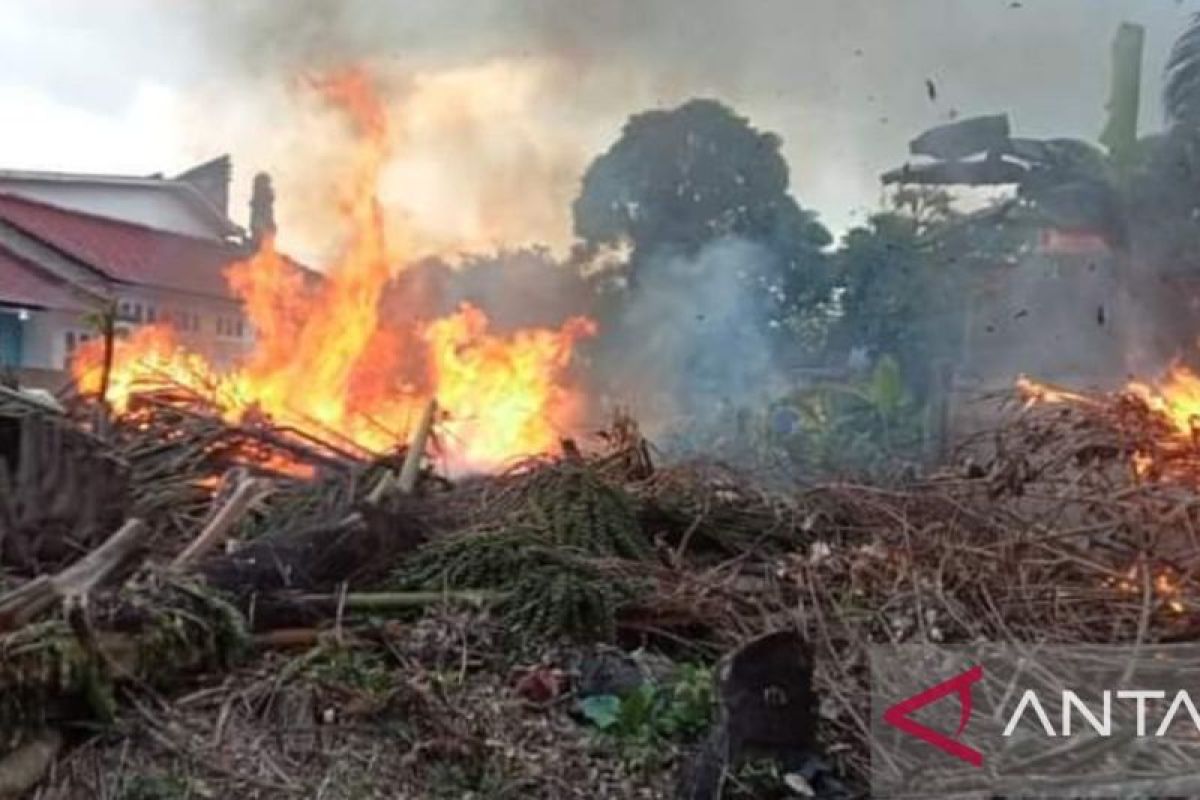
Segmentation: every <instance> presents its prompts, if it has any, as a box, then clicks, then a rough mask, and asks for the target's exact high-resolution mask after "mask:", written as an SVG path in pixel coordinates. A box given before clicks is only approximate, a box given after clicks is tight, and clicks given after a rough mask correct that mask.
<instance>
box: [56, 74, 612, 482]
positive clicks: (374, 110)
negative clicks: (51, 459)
mask: <svg viewBox="0 0 1200 800" xmlns="http://www.w3.org/2000/svg"><path fill="white" fill-rule="evenodd" d="M313 86H314V87H315V88H316V89H317V90H318V91H320V92H321V93H322V94H323V96H324V97H325V98H326V99H328V100H329V101H330V102H331V103H332V104H334V105H335V106H336V107H337V108H340V109H341V110H343V111H344V112H345V113H346V114H347V116H348V119H349V120H350V122H351V123H352V124H353V126H354V128H355V131H356V133H357V135H358V142H359V144H358V147H357V148H356V150H355V151H354V153H353V154H352V158H351V160H350V162H349V164H348V169H347V174H346V180H345V184H344V186H343V187H342V193H341V195H340V196H339V197H338V208H339V211H340V212H341V214H342V216H343V218H344V219H345V221H346V223H347V226H348V229H349V237H348V239H347V242H346V245H345V247H344V252H343V253H342V255H341V256H340V257H339V258H338V259H337V261H336V263H334V264H332V265H330V267H329V268H328V269H327V270H326V271H325V278H324V280H320V279H318V278H316V277H315V276H313V275H311V274H308V273H306V272H305V271H304V270H303V269H302V268H300V267H298V266H297V265H296V264H295V263H293V262H291V261H290V260H289V259H287V258H286V257H284V256H283V255H282V254H280V253H279V252H278V251H277V250H276V248H275V243H274V241H272V240H270V239H268V240H266V241H264V242H263V243H262V245H261V247H260V248H259V251H258V252H257V254H255V255H254V256H253V257H252V258H250V259H248V260H246V261H243V262H240V263H237V264H234V265H232V266H231V267H230V268H229V269H228V271H227V273H226V278H227V280H228V283H229V286H230V288H231V290H232V291H233V292H234V294H235V295H236V296H237V297H239V298H240V299H241V300H242V302H243V305H244V307H245V311H246V314H247V316H248V317H249V319H250V321H251V323H252V325H253V329H254V331H255V345H254V349H253V351H252V352H251V353H250V354H249V356H248V358H247V359H246V360H245V362H244V363H242V364H240V365H238V366H237V367H235V368H233V369H230V370H227V371H222V370H219V369H217V368H216V367H214V366H213V365H212V363H211V362H209V361H208V360H207V359H206V358H204V357H203V356H201V355H200V354H198V353H195V352H189V351H188V350H187V349H186V348H184V347H182V346H181V345H180V343H179V341H178V340H177V338H176V336H175V335H174V333H173V331H172V330H171V329H170V328H169V327H166V326H163V325H157V326H147V327H143V328H140V329H138V330H137V331H136V332H135V333H134V334H133V335H132V336H131V337H130V338H128V339H126V340H122V341H120V342H118V343H117V345H116V347H115V351H114V358H113V363H112V367H111V372H110V380H109V388H108V397H109V400H110V401H111V402H112V403H113V405H114V408H116V409H117V410H118V411H123V410H124V409H125V408H127V406H128V404H129V402H130V400H131V399H132V398H133V397H134V396H135V395H136V394H137V393H138V391H139V390H144V389H145V388H146V387H147V386H151V385H155V384H161V383H162V382H163V381H164V380H165V381H168V382H172V383H175V384H179V385H182V386H186V387H188V388H191V389H193V390H195V391H197V392H198V393H200V394H202V395H203V396H205V397H207V398H209V399H211V400H212V401H213V402H215V403H216V404H217V405H218V407H220V408H221V409H222V411H223V413H224V414H225V415H226V416H227V417H228V418H229V419H231V420H236V419H240V418H242V417H243V416H245V415H246V414H247V413H249V412H254V413H266V414H268V415H269V416H270V417H271V418H272V419H274V420H275V421H277V422H279V423H280V424H286V425H291V426H294V427H297V428H299V429H301V430H308V431H310V432H313V433H315V434H317V435H322V434H324V435H328V434H335V435H336V436H338V437H340V438H344V439H348V440H351V441H353V442H355V443H356V444H358V445H360V446H361V447H363V448H366V449H368V450H372V451H383V450H386V449H388V448H390V447H393V446H395V445H396V444H397V443H398V441H400V440H403V439H404V438H406V437H407V435H408V433H409V431H410V429H411V427H412V426H413V425H415V424H416V422H417V420H418V418H419V417H420V411H421V409H422V408H423V407H424V406H425V404H426V403H427V401H428V399H429V398H430V397H434V398H436V399H437V401H438V404H439V407H440V408H441V409H443V410H444V412H445V414H446V418H445V420H444V421H443V423H442V426H441V431H442V433H443V434H444V435H443V436H442V440H443V444H444V446H445V448H446V449H447V450H448V456H449V458H450V461H451V462H452V465H453V466H455V467H458V468H462V467H475V468H478V467H488V466H494V465H496V464H499V463H501V462H503V461H504V460H506V459H509V458H512V457H515V456H520V455H527V454H534V453H541V452H545V451H546V450H547V449H549V448H551V447H553V446H554V444H555V443H556V441H557V439H558V436H559V434H560V433H561V432H562V431H563V430H566V429H569V428H570V427H571V426H572V425H573V424H574V423H576V422H577V421H578V418H579V415H580V412H581V405H582V403H581V397H580V395H579V393H578V392H577V391H575V390H574V389H572V388H570V387H569V386H567V385H566V384H565V383H564V377H565V371H566V369H567V367H568V365H569V363H570V361H571V355H572V350H573V347H574V344H575V343H576V342H577V341H578V340H579V339H580V338H581V337H585V336H590V335H593V334H594V333H595V325H594V323H593V322H592V321H591V320H588V319H585V318H576V319H571V320H568V321H567V322H566V323H564V324H563V325H562V326H561V327H560V328H559V329H549V328H531V329H524V330H519V331H516V332H515V333H512V334H510V335H497V334H494V333H492V332H490V331H489V323H488V318H487V316H486V314H485V313H484V312H483V311H482V310H480V309H479V308H476V307H474V306H471V305H469V304H463V305H462V306H460V308H459V309H458V311H457V312H456V313H454V314H451V315H449V316H447V317H444V318H442V319H434V320H422V319H421V317H420V312H421V309H413V310H412V311H413V316H412V318H411V319H408V320H403V321H401V320H382V319H380V313H379V300H380V297H381V295H382V294H383V292H384V290H385V288H386V287H387V285H388V282H389V280H390V279H391V277H392V269H391V268H390V266H389V265H390V264H392V263H396V261H397V259H396V258H393V256H392V253H391V252H389V249H388V246H389V242H388V241H387V240H386V237H385V236H384V225H383V219H382V214H381V209H380V207H379V203H378V201H377V198H376V193H375V189H376V184H377V179H378V176H379V174H380V171H381V170H382V168H383V167H384V165H385V164H386V162H387V159H388V157H389V155H390V152H391V144H390V139H389V136H388V126H387V115H386V113H385V112H384V109H383V106H382V105H381V103H380V102H379V99H378V98H377V97H376V95H375V93H374V92H373V90H372V87H371V84H370V82H369V80H368V79H367V77H366V75H365V74H364V73H362V72H359V71H347V72H344V73H341V74H338V75H334V76H331V77H328V78H325V79H322V80H320V81H315V82H313ZM103 360H104V354H103V344H102V343H101V342H97V341H92V342H90V343H88V344H87V345H86V346H84V347H83V348H81V349H80V350H79V351H78V352H77V354H76V357H75V359H74V361H73V364H72V368H73V372H74V375H75V378H76V380H77V382H78V384H79V386H80V388H81V390H83V391H85V392H95V391H98V390H99V388H100V384H101V382H102V373H103Z"/></svg>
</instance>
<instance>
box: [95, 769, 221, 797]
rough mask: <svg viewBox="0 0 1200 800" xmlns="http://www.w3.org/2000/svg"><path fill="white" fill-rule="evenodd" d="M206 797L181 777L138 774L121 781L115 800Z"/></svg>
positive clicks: (204, 793)
mask: <svg viewBox="0 0 1200 800" xmlns="http://www.w3.org/2000/svg"><path fill="white" fill-rule="evenodd" d="M206 796H208V793H207V792H204V791H202V790H200V789H199V788H198V787H195V786H193V783H192V781H191V780H189V779H188V778H186V777H184V776H182V775H160V774H154V775H150V774H138V775H129V776H126V777H125V778H123V779H122V781H121V784H120V786H119V788H118V789H117V792H116V797H117V800H188V798H199V797H206Z"/></svg>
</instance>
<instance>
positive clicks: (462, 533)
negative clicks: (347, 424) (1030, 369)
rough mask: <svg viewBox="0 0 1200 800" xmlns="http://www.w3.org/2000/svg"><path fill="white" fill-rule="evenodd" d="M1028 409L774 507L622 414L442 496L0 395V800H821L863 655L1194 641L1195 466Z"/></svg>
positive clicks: (1135, 417)
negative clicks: (957, 448) (656, 442)
mask: <svg viewBox="0 0 1200 800" xmlns="http://www.w3.org/2000/svg"><path fill="white" fill-rule="evenodd" d="M1035 399H1037V400H1038V402H1033V403H1032V404H1026V405H1024V406H1021V405H1020V404H1016V403H1014V404H1011V406H1010V408H1009V409H1008V413H1007V414H1006V415H1005V416H1004V421H1003V423H1001V424H999V425H998V426H997V427H996V428H995V429H994V430H992V431H989V432H988V433H987V434H986V435H985V436H981V437H980V439H979V440H978V441H975V442H972V443H970V445H969V447H968V448H967V449H965V450H964V453H963V455H962V456H961V457H960V458H959V459H958V460H957V461H956V462H955V463H954V465H953V466H951V467H947V468H946V469H945V470H944V471H942V472H939V473H937V474H933V475H929V476H926V477H924V478H921V479H919V480H915V481H910V482H908V483H906V484H904V485H889V486H878V485H860V484H853V483H845V482H843V483H837V484H827V485H812V486H805V487H800V488H797V489H796V490H794V491H791V492H786V493H781V492H778V491H766V490H764V489H762V488H760V487H758V486H756V485H754V484H753V483H751V482H749V481H748V480H747V479H745V478H744V477H740V476H739V475H738V474H737V473H736V472H735V471H733V470H730V469H728V468H725V467H722V466H721V465H720V464H718V463H716V462H691V463H687V464H677V465H670V466H662V465H657V464H655V463H654V460H653V458H652V457H651V456H652V448H651V447H650V445H649V444H648V443H647V442H645V441H644V440H643V439H642V438H641V437H640V436H639V435H638V433H637V428H636V425H635V424H634V423H633V422H632V421H630V420H628V419H623V420H619V421H618V422H617V423H616V424H614V426H613V427H612V429H611V430H609V431H606V432H605V434H604V436H603V437H601V438H600V440H599V441H600V444H599V446H597V447H596V448H595V450H594V451H589V450H587V448H585V447H580V446H577V445H576V444H575V443H572V442H566V443H564V447H563V449H562V450H563V452H562V454H561V455H559V456H556V457H540V458H536V459H530V460H527V461H524V462H521V463H518V464H515V465H513V466H512V467H511V468H510V469H508V470H505V471H503V472H500V473H497V474H492V475H485V476H475V477H468V478H462V479H458V480H453V481H451V480H448V479H446V478H444V477H441V476H439V475H437V474H436V473H435V472H434V470H433V469H431V468H430V467H429V466H428V465H426V466H424V467H423V468H421V469H420V470H416V469H415V467H416V466H419V461H418V459H419V457H420V456H422V455H423V454H424V453H425V452H426V450H427V443H426V441H425V440H424V439H423V438H422V437H420V436H418V437H415V438H414V442H413V443H412V444H411V446H410V447H409V448H407V449H405V448H401V449H400V450H398V451H397V452H396V453H394V454H392V455H389V456H386V457H383V458H367V457H365V456H364V455H363V454H362V453H361V452H358V451H356V450H355V449H354V448H353V447H351V446H349V445H344V444H343V443H340V442H338V441H336V439H335V440H333V441H319V440H317V439H314V438H313V437H312V436H311V435H305V434H300V433H298V432H296V431H293V430H288V429H284V428H279V427H276V426H273V425H272V424H270V422H269V421H268V420H266V419H262V420H258V421H254V422H249V423H242V424H239V425H232V424H229V423H227V422H225V421H223V420H222V419H221V418H220V416H219V415H218V414H215V413H212V411H211V410H210V409H206V408H205V407H204V405H203V403H201V402H200V401H198V400H197V399H196V398H195V397H189V396H186V395H179V394H175V395H172V394H171V393H170V392H168V391H163V392H160V393H158V394H155V395H152V396H143V397H139V398H138V400H137V403H135V404H133V405H131V407H130V409H129V412H128V413H126V414H124V415H122V416H119V417H116V418H110V417H108V416H107V415H104V414H102V413H100V412H99V410H98V409H97V407H96V406H95V405H93V404H88V403H80V404H76V405H75V406H74V407H73V408H71V409H70V410H69V411H67V412H58V411H55V410H53V409H50V408H48V407H46V406H44V405H39V404H36V403H33V402H31V401H28V400H27V399H25V398H21V397H20V396H19V395H17V394H16V393H8V394H6V395H5V396H4V405H3V406H0V487H3V488H2V489H0V537H2V539H0V545H2V548H0V553H2V558H0V565H2V566H0V748H5V750H4V752H6V753H7V755H3V756H2V757H0V796H3V795H4V793H5V792H8V793H9V794H15V795H17V796H20V793H21V792H22V791H36V792H40V794H38V795H37V796H40V797H76V796H112V797H122V798H135V797H139V798H141V797H162V798H174V797H192V796H213V797H251V796H253V797H307V796H318V795H320V796H325V797H352V796H353V797H364V796H387V797H396V796H407V797H463V796H476V797H547V798H550V797H553V798H565V797H614V798H616V797H621V798H628V797H647V798H651V797H672V796H678V797H687V798H697V799H698V798H705V797H716V796H721V797H738V796H741V797H771V796H778V797H789V796H799V795H802V794H804V793H806V792H808V793H811V794H815V795H816V796H824V797H842V796H852V795H853V794H855V793H857V792H861V791H864V790H865V786H866V784H867V779H868V775H867V770H868V766H869V763H868V761H869V733H868V728H869V708H868V704H869V692H868V687H867V648H868V646H869V645H870V644H872V643H900V642H914V641H927V642H935V643H954V642H971V641H977V640H981V639H986V640H992V641H1014V640H1019V641H1030V642H1056V643H1082V642H1147V643H1149V642H1164V641H1183V640H1193V639H1196V638H1197V637H1200V613H1197V611H1198V609H1200V594H1198V593H1197V590H1196V581H1195V575H1196V570H1197V566H1198V563H1200V562H1198V557H1200V546H1198V544H1197V541H1196V530H1197V527H1198V526H1200V491H1198V487H1200V469H1197V465H1200V451H1198V448H1200V440H1197V439H1195V438H1194V437H1193V438H1192V439H1191V440H1190V441H1189V440H1188V439H1187V438H1186V437H1184V436H1182V435H1181V434H1179V432H1178V430H1177V429H1175V428H1174V427H1173V426H1172V425H1171V423H1170V422H1169V421H1167V420H1165V419H1163V418H1162V412H1161V411H1159V410H1156V409H1155V408H1153V407H1152V405H1151V404H1149V403H1147V402H1145V401H1144V399H1142V398H1139V397H1138V396H1136V395H1133V394H1127V393H1125V394H1118V395H1112V396H1088V397H1086V398H1082V399H1078V400H1076V399H1072V400H1071V401H1069V402H1051V401H1050V399H1048V398H1047V397H1046V396H1042V397H1040V398H1035ZM1058 399H1060V400H1061V398H1058ZM435 434H436V432H435ZM31 465H32V466H31ZM47 476H53V480H51V479H50V478H49V477H47ZM54 491H58V492H62V493H64V495H63V496H62V497H57V498H56V497H55V496H53V495H52V494H47V492H51V493H52V492H54ZM779 653H783V654H784V655H782V656H780V655H779ZM791 654H803V656H804V657H801V655H795V656H794V657H793V655H791ZM723 655H724V656H725V658H724V659H722V658H721V657H722V656H723ZM776 661H778V662H780V664H784V662H786V664H784V666H780V664H775V662H776ZM793 662H795V663H793ZM771 665H774V666H771ZM787 665H791V666H792V668H793V669H792V671H790V672H789V671H788V669H787ZM768 667H770V668H769V669H768ZM780 669H782V670H783V672H779V670H780ZM772 670H774V671H772ZM785 673H786V674H785ZM764 675H765V676H766V677H765V678H764ZM746 676H750V677H746ZM772 676H776V677H772ZM779 676H782V677H779ZM746 680H748V681H750V683H749V684H746V683H744V681H746ZM763 680H766V681H767V682H768V683H769V684H770V688H771V689H772V691H773V692H774V691H775V690H778V692H776V693H777V694H782V695H783V704H784V705H785V706H787V705H788V704H789V703H790V704H792V705H791V706H789V707H790V708H792V709H793V710H796V709H802V710H803V713H799V712H797V713H796V714H795V715H794V716H791V717H789V718H790V719H793V720H799V721H800V722H798V723H794V724H793V728H792V730H791V733H790V734H789V735H790V736H791V739H790V740H788V741H782V740H778V737H775V738H772V737H774V734H773V733H770V731H771V730H773V729H772V728H771V725H772V724H773V723H772V722H771V720H770V714H769V713H768V712H769V711H770V709H767V710H766V711H764V712H763V714H759V716H757V717H755V716H754V714H753V713H752V708H751V706H752V705H753V703H752V701H751V699H752V698H753V697H755V696H760V695H761V694H762V692H761V691H759V690H757V689H755V690H751V689H747V688H746V687H747V686H757V685H758V684H757V683H755V681H757V682H759V683H761V682H762V681H763ZM793 685H794V687H795V691H790V690H785V689H784V688H780V687H792V686H793ZM760 688H761V687H760ZM748 698H751V699H748ZM764 714H765V716H764ZM756 726H757V727H756ZM760 728H761V729H762V730H766V731H768V733H765V734H763V735H762V736H763V737H765V738H761V737H760V738H756V737H757V734H754V733H753V732H754V731H756V730H759V729H760ZM748 732H749V733H748ZM31 763H33V764H34V768H31V767H30V764H31ZM34 787H38V788H36V789H35V788H34ZM472 793H473V794H472ZM798 793H799V794H798Z"/></svg>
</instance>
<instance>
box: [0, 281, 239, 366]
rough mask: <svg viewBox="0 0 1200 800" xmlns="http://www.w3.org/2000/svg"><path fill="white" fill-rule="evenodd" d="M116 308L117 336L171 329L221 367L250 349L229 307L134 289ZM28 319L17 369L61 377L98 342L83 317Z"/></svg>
mask: <svg viewBox="0 0 1200 800" xmlns="http://www.w3.org/2000/svg"><path fill="white" fill-rule="evenodd" d="M118 303H119V305H118V308H119V312H118V322H117V329H118V331H125V332H132V331H133V330H135V329H136V328H137V327H139V326H141V325H147V324H151V323H156V324H159V323H161V324H169V325H171V327H172V328H173V329H174V330H175V333H176V338H177V339H178V340H179V342H180V343H181V344H183V345H184V346H185V347H186V348H188V349H189V350H192V351H194V352H198V353H201V354H202V355H204V356H205V357H207V358H208V359H209V360H210V361H212V362H213V363H214V364H215V365H217V366H220V367H228V366H231V365H232V364H234V363H235V362H237V361H238V360H239V359H241V358H242V357H243V356H245V355H246V354H247V353H248V352H249V350H250V348H251V347H252V345H253V341H254V339H253V334H252V331H251V330H250V326H249V324H248V322H247V321H246V320H245V318H244V316H243V314H242V311H241V308H240V307H239V306H238V305H237V304H236V303H234V302H233V301H229V300H221V299H219V298H209V297H198V296H194V295H185V294H182V293H171V292H158V291H154V290H151V289H146V288H137V289H131V290H129V291H126V292H123V293H121V294H119V295H118ZM26 316H27V318H26V319H25V320H22V321H20V322H19V325H20V339H21V358H20V364H19V366H21V367H28V368H35V369H40V370H51V371H61V372H63V373H64V374H65V372H66V370H67V368H68V366H69V364H70V357H71V353H72V352H73V351H74V349H75V348H76V347H78V346H79V345H80V344H82V343H83V342H86V341H89V340H91V339H93V338H95V337H96V336H97V333H96V330H95V327H94V325H93V324H92V323H91V322H90V321H89V320H88V319H86V315H85V314H82V313H78V312H70V311H55V310H49V311H47V310H31V311H29V312H27V315H26ZM13 318H14V319H16V316H15V315H14V316H13ZM239 323H240V328H239ZM239 330H240V331H241V335H240V336H239V335H238V332H239ZM2 332H3V328H2V327H0V333H2Z"/></svg>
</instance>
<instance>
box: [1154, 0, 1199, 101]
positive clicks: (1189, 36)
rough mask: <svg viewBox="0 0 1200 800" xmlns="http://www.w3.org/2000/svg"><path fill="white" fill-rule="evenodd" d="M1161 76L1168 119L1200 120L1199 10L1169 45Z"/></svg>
mask: <svg viewBox="0 0 1200 800" xmlns="http://www.w3.org/2000/svg"><path fill="white" fill-rule="evenodd" d="M1163 78H1164V88H1163V107H1164V109H1165V110H1166V112H1167V118H1168V119H1169V120H1170V121H1171V123H1172V124H1196V123H1200V14H1196V15H1194V16H1193V17H1192V19H1191V21H1190V22H1189V23H1188V27H1187V29H1186V30H1184V32H1183V34H1182V35H1180V37H1179V38H1178V39H1177V40H1176V41H1175V44H1174V45H1173V46H1172V47H1171V55H1170V56H1169V57H1168V58H1167V66H1166V69H1165V70H1164V75H1163Z"/></svg>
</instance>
